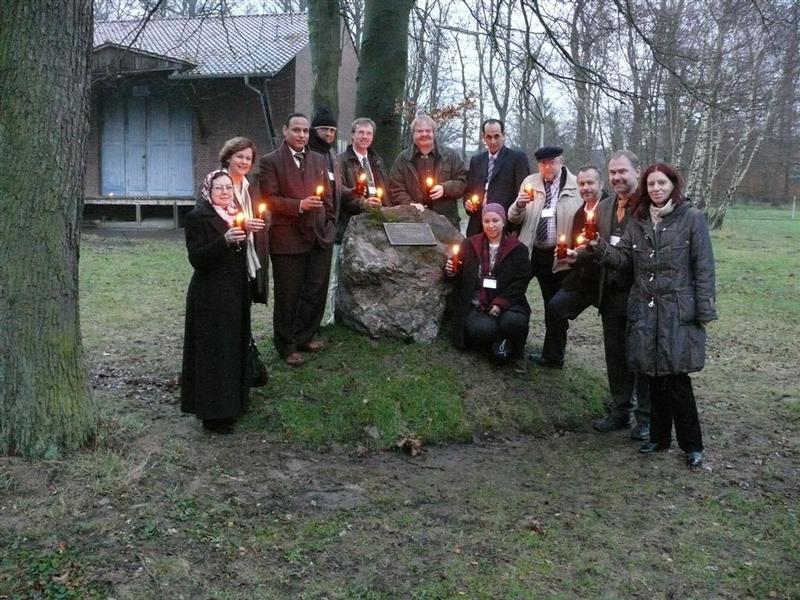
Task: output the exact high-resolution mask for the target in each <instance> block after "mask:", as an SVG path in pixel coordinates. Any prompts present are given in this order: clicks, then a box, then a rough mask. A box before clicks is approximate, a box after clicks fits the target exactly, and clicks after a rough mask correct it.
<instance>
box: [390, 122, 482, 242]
mask: <svg viewBox="0 0 800 600" xmlns="http://www.w3.org/2000/svg"><path fill="white" fill-rule="evenodd" d="M411 133H412V139H413V141H414V143H413V144H412V145H411V146H410V147H409V148H406V149H405V150H403V151H402V152H401V153H400V154H399V155H398V157H397V159H396V160H395V161H394V165H393V166H392V170H391V172H390V173H389V188H390V189H391V202H392V205H394V206H398V205H401V204H411V205H416V206H418V207H419V208H429V209H431V210H435V211H436V212H437V213H439V214H440V215H444V216H445V217H447V218H448V219H449V220H450V222H451V223H453V225H455V226H456V227H458V223H459V218H458V200H459V199H460V198H461V197H462V196H463V195H464V190H465V189H466V187H467V169H466V166H465V165H464V161H463V160H461V157H459V156H458V154H457V153H456V152H455V151H454V150H451V149H450V148H446V147H444V146H439V145H438V144H437V143H436V138H435V134H436V124H435V123H434V122H433V119H432V118H431V117H430V116H428V115H418V116H417V117H416V118H415V119H414V120H413V121H412V122H411Z"/></svg>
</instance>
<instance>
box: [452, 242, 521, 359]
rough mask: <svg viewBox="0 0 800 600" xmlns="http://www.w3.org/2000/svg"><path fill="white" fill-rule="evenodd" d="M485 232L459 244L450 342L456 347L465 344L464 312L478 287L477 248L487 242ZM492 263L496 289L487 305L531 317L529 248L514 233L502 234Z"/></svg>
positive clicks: (466, 310) (465, 316)
mask: <svg viewBox="0 0 800 600" xmlns="http://www.w3.org/2000/svg"><path fill="white" fill-rule="evenodd" d="M487 243H488V242H487V240H486V235H485V234H483V233H479V234H476V235H473V236H470V237H468V238H467V239H466V241H465V242H464V243H463V244H462V248H463V249H464V250H463V261H464V263H463V265H462V268H461V272H460V273H459V274H458V280H457V283H456V290H455V292H454V293H455V299H454V306H453V332H452V336H453V345H454V346H455V347H456V348H459V349H462V350H463V349H464V348H465V347H466V330H465V327H466V321H467V313H468V312H469V309H470V306H471V305H472V299H473V298H474V297H475V291H476V290H478V289H479V286H480V282H479V280H478V278H479V272H480V262H481V261H480V258H479V256H478V249H479V248H481V247H482V245H484V244H487ZM499 252H500V254H499V255H498V257H497V264H496V265H495V276H496V278H497V288H496V289H494V290H489V302H490V304H497V305H499V306H500V308H502V309H503V310H511V311H515V312H519V313H521V314H524V315H525V316H526V317H530V314H531V307H530V305H529V304H528V299H527V298H526V297H525V291H526V290H527V288H528V282H529V281H530V279H531V261H530V259H529V258H528V248H527V246H525V244H523V243H522V242H520V241H518V240H517V238H516V237H515V236H509V235H508V234H505V235H504V239H503V244H502V245H501V248H500V251H499Z"/></svg>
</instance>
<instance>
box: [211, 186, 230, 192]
mask: <svg viewBox="0 0 800 600" xmlns="http://www.w3.org/2000/svg"><path fill="white" fill-rule="evenodd" d="M211 189H212V190H214V191H215V192H232V191H233V186H232V185H212V186H211Z"/></svg>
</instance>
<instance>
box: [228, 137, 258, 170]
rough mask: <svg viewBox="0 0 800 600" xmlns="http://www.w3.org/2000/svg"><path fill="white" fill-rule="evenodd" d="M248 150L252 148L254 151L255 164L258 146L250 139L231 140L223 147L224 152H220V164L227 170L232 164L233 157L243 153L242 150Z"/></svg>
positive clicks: (238, 138)
mask: <svg viewBox="0 0 800 600" xmlns="http://www.w3.org/2000/svg"><path fill="white" fill-rule="evenodd" d="M247 148H252V150H253V163H254V164H255V162H256V145H255V144H254V143H253V141H252V140H251V139H250V138H246V137H241V136H237V137H235V138H231V139H229V140H228V141H227V142H225V143H224V144H223V146H222V150H220V151H219V164H221V165H222V168H223V169H227V168H228V165H229V164H230V162H231V156H233V155H234V154H236V153H237V152H241V151H242V150H246V149H247Z"/></svg>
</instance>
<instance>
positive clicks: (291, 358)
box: [284, 352, 306, 367]
mask: <svg viewBox="0 0 800 600" xmlns="http://www.w3.org/2000/svg"><path fill="white" fill-rule="evenodd" d="M284 360H285V361H286V364H287V365H289V366H290V367H299V366H300V365H302V364H303V363H304V362H306V359H305V358H303V355H302V354H300V353H299V352H292V353H291V354H288V355H287V356H286V358H285V359H284Z"/></svg>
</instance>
